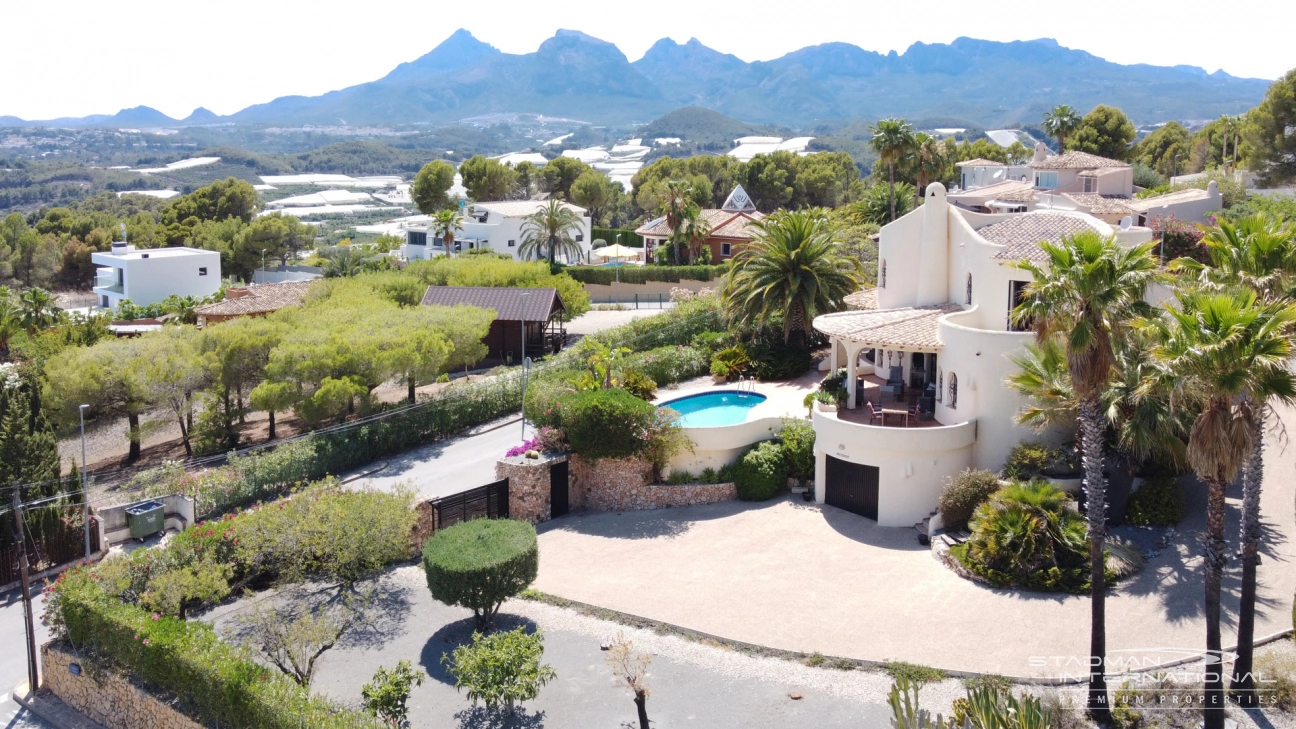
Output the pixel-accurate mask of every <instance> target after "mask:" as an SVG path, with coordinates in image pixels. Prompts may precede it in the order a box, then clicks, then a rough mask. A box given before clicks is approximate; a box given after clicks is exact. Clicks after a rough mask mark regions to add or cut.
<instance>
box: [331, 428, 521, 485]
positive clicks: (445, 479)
mask: <svg viewBox="0 0 1296 729" xmlns="http://www.w3.org/2000/svg"><path fill="white" fill-rule="evenodd" d="M520 417H521V416H520V415H510V416H509V417H507V418H503V419H501V420H496V421H494V422H492V423H487V424H486V425H484V426H481V427H478V428H474V429H473V430H472V431H470V432H469V434H467V435H462V436H459V437H458V438H451V439H450V440H445V441H440V442H437V443H432V444H430V445H426V446H423V447H422V448H416V449H414V450H412V451H406V452H405V453H402V454H400V455H399V456H396V457H394V458H391V459H389V460H388V461H387V467H386V468H384V469H383V470H381V471H379V472H377V473H374V474H372V475H370V476H367V477H364V478H361V479H360V480H359V481H358V483H365V482H368V483H370V484H372V485H374V486H377V487H379V488H384V489H386V488H393V487H395V486H396V485H397V484H400V483H405V484H408V485H410V486H412V487H413V488H414V489H415V490H416V491H417V493H418V495H419V498H420V499H421V500H427V499H434V498H438V497H441V496H449V495H450V494H455V493H458V492H460V491H465V490H467V489H471V488H476V487H478V486H483V485H485V484H488V483H490V482H491V481H494V480H495V461H497V460H499V459H500V458H501V457H502V456H503V455H504V453H505V452H506V451H507V450H508V449H509V448H512V447H513V446H515V445H518V444H520V443H521V442H522V421H521V419H520ZM526 433H527V437H528V438H529V437H531V436H533V435H535V428H533V427H531V426H530V425H528V426H527V430H526ZM369 468H371V467H366V468H363V469H359V470H358V471H356V473H364V472H365V471H367V470H368V469H369ZM351 475H355V474H351Z"/></svg>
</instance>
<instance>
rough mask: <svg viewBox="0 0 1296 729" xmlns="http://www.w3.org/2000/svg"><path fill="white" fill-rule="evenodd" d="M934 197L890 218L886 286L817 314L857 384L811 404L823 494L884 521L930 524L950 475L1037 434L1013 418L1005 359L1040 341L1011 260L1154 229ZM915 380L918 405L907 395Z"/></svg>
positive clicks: (882, 266) (836, 360) (837, 363)
mask: <svg viewBox="0 0 1296 729" xmlns="http://www.w3.org/2000/svg"><path fill="white" fill-rule="evenodd" d="M925 194H926V199H925V201H924V204H923V205H922V206H921V207H920V208H918V209H917V210H915V211H913V212H911V213H909V214H908V215H905V216H904V217H902V218H900V219H898V220H896V221H895V222H893V223H891V224H889V225H886V226H884V227H883V228H882V230H881V233H880V241H879V246H878V272H877V274H878V275H877V281H878V287H877V289H875V290H873V291H870V292H866V293H867V295H864V296H860V295H856V299H855V305H856V306H858V307H859V309H857V310H853V311H845V312H840V313H834V314H824V315H821V316H819V317H817V318H816V319H815V321H814V327H815V329H817V330H818V331H820V332H822V333H823V334H826V335H827V336H828V337H829V338H830V340H831V341H832V346H833V352H834V355H833V357H832V358H831V366H832V367H835V368H845V370H846V385H847V390H848V392H849V393H850V398H849V401H848V403H847V406H846V408H845V409H843V410H841V411H838V410H837V409H836V408H835V407H832V406H825V405H823V404H816V406H815V408H814V412H813V414H812V420H813V424H814V429H815V435H816V440H815V454H816V467H815V498H816V501H818V502H819V503H827V504H830V505H834V506H840V507H842V508H845V509H847V510H850V511H853V512H855V513H858V514H861V515H862V516H865V517H867V518H870V519H875V520H876V521H877V522H878V524H879V525H882V526H909V525H913V524H915V523H917V522H919V521H921V520H922V519H923V518H924V517H926V516H928V515H929V514H930V513H931V512H932V511H933V510H934V509H935V508H936V503H937V499H938V498H939V496H940V493H941V489H942V488H943V487H944V485H945V483H946V481H947V479H948V478H949V477H951V476H953V475H955V474H957V473H958V472H960V471H962V470H963V469H965V468H986V469H990V470H998V469H999V468H1000V467H1001V466H1002V465H1003V462H1004V460H1005V459H1006V458H1007V456H1008V453H1009V451H1011V449H1012V448H1013V446H1015V445H1016V444H1017V443H1019V442H1020V441H1022V440H1026V439H1036V438H1038V437H1039V435H1038V434H1036V433H1034V432H1033V431H1031V430H1029V429H1027V428H1025V427H1023V426H1020V425H1017V424H1016V422H1015V420H1014V416H1015V415H1016V414H1017V412H1018V411H1019V409H1020V408H1021V407H1022V406H1023V404H1024V402H1023V399H1022V398H1021V397H1020V396H1019V395H1017V394H1016V393H1015V392H1013V391H1012V390H1010V389H1008V388H1007V387H1005V386H1004V384H1003V383H1004V379H1005V378H1006V377H1007V376H1008V375H1009V374H1010V373H1011V372H1012V371H1013V370H1014V365H1013V364H1012V363H1011V362H1010V361H1009V359H1008V357H1009V356H1012V355H1017V354H1020V353H1023V352H1024V347H1025V345H1026V344H1027V343H1029V342H1031V341H1032V338H1033V334H1032V333H1031V332H1029V331H1017V330H1016V328H1015V327H1014V326H1013V324H1012V323H1011V322H1010V316H1009V312H1010V311H1011V310H1012V308H1013V307H1014V306H1015V305H1016V303H1017V302H1018V301H1019V297H1020V296H1021V292H1022V288H1023V287H1024V286H1025V285H1026V283H1027V282H1028V281H1029V280H1030V275H1029V274H1028V273H1027V272H1025V271H1023V270H1021V269H1019V268H1016V267H1015V266H1014V265H1013V264H1014V263H1015V262H1018V261H1020V260H1022V259H1030V260H1034V261H1043V260H1044V254H1043V250H1042V249H1041V248H1040V247H1039V242H1040V241H1042V240H1050V241H1057V240H1060V239H1061V237H1062V236H1064V235H1068V234H1074V233H1077V232H1080V231H1084V230H1094V231H1097V232H1098V233H1100V234H1102V235H1104V236H1109V235H1115V236H1116V237H1117V240H1118V241H1119V242H1120V243H1121V244H1123V245H1134V244H1137V243H1141V242H1144V241H1147V240H1150V239H1151V237H1152V231H1150V230H1148V229H1147V228H1141V227H1136V226H1129V227H1127V228H1125V229H1120V228H1117V227H1115V226H1112V225H1110V224H1108V223H1105V222H1103V221H1102V220H1099V219H1098V218H1095V217H1093V216H1091V215H1086V214H1084V213H1079V212H1055V211H1039V210H1036V211H1032V212H1017V213H978V212H973V211H970V210H966V209H963V208H959V207H957V206H954V205H952V204H950V202H949V201H948V200H947V199H946V192H945V188H944V187H943V186H942V185H940V184H939V183H933V184H932V185H930V186H928V188H927V190H926V191H925ZM914 389H917V390H918V392H917V393H916V395H917V397H916V402H917V408H916V410H915V409H914V408H911V407H909V406H907V405H906V401H907V400H912V399H914V398H913V397H912V395H913V394H914V393H913V390H914ZM906 393H909V394H910V397H905V394H906Z"/></svg>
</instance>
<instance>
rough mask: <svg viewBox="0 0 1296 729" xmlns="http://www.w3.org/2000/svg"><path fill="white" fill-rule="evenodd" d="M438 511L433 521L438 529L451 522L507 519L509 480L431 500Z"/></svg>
mask: <svg viewBox="0 0 1296 729" xmlns="http://www.w3.org/2000/svg"><path fill="white" fill-rule="evenodd" d="M430 503H431V504H432V508H433V509H434V510H435V511H436V518H435V520H434V521H433V524H434V525H435V528H436V529H445V528H446V527H448V526H450V525H451V524H458V523H459V522H461V521H468V520H469V519H481V518H483V517H484V518H491V519H493V518H497V517H498V518H502V519H507V518H508V515H509V480H508V479H507V478H506V479H502V480H499V481H496V482H494V483H488V484H486V485H485V486H479V487H477V488H475V489H469V490H468V491H460V492H459V493H457V494H454V495H451V496H446V497H445V498H441V499H434V500H433V501H431V502H430Z"/></svg>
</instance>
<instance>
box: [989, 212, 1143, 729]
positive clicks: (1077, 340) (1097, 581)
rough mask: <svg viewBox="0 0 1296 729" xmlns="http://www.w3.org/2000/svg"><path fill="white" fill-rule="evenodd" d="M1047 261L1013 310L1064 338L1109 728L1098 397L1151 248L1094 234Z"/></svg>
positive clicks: (1055, 248) (1099, 680)
mask: <svg viewBox="0 0 1296 729" xmlns="http://www.w3.org/2000/svg"><path fill="white" fill-rule="evenodd" d="M1039 245H1040V248H1042V249H1043V251H1044V254H1045V257H1046V261H1045V262H1043V263H1034V262H1031V261H1028V260H1023V261H1021V262H1019V263H1018V264H1016V265H1017V267H1018V268H1021V269H1023V270H1026V271H1028V272H1030V273H1031V275H1032V276H1033V278H1034V280H1033V281H1031V283H1030V284H1028V285H1027V286H1026V291H1025V297H1024V300H1023V301H1022V303H1021V304H1020V305H1019V306H1018V307H1017V308H1016V309H1014V310H1013V320H1014V321H1015V322H1017V323H1026V322H1030V323H1031V324H1032V326H1033V327H1034V328H1035V335H1036V338H1037V340H1038V341H1041V342H1043V341H1047V340H1048V339H1050V338H1052V337H1055V336H1056V337H1062V338H1063V339H1064V341H1065V342H1066V344H1065V348H1066V357H1067V370H1068V372H1069V374H1070V376H1071V387H1072V388H1073V390H1074V392H1075V398H1076V417H1077V420H1078V421H1079V423H1080V444H1081V450H1082V452H1083V453H1082V455H1083V460H1082V463H1083V466H1084V474H1085V475H1084V489H1085V498H1086V505H1085V519H1086V522H1087V524H1088V528H1089V561H1090V566H1089V580H1090V583H1091V586H1092V589H1091V591H1090V592H1091V599H1090V606H1091V610H1090V612H1091V624H1090V641H1089V651H1090V656H1091V658H1090V665H1091V666H1092V669H1091V670H1090V673H1089V712H1090V714H1091V715H1092V716H1093V717H1094V719H1095V720H1097V721H1098V722H1099V723H1102V724H1107V723H1110V715H1111V710H1110V704H1109V702H1108V698H1107V676H1106V668H1105V665H1104V663H1105V660H1106V653H1107V616H1106V599H1107V586H1106V582H1105V579H1104V573H1103V566H1104V562H1103V545H1104V542H1105V538H1106V535H1107V483H1106V480H1105V479H1104V478H1103V431H1104V429H1105V425H1104V420H1103V417H1102V410H1101V396H1102V393H1103V390H1104V389H1105V388H1106V387H1107V384H1108V381H1109V380H1110V379H1111V374H1112V368H1113V367H1114V366H1115V354H1114V347H1113V340H1115V339H1118V338H1120V337H1123V336H1124V335H1125V334H1126V332H1127V331H1128V329H1129V328H1130V325H1131V323H1132V322H1133V321H1134V320H1135V318H1136V317H1138V316H1141V315H1145V314H1147V313H1149V311H1150V307H1148V306H1147V304H1146V303H1144V301H1143V294H1144V291H1145V290H1146V288H1147V285H1148V283H1149V282H1151V281H1153V280H1155V279H1156V278H1157V270H1156V259H1155V258H1153V257H1152V253H1151V251H1152V244H1151V243H1145V244H1143V245H1140V246H1135V247H1133V248H1122V247H1121V246H1120V245H1119V244H1118V243H1117V242H1116V238H1115V236H1112V237H1111V238H1103V237H1102V236H1100V235H1098V234H1097V233H1096V232H1084V233H1078V234H1076V235H1072V236H1064V237H1063V238H1062V240H1061V241H1060V242H1059V243H1056V244H1054V243H1050V242H1048V241H1042V242H1041V243H1040V244H1039Z"/></svg>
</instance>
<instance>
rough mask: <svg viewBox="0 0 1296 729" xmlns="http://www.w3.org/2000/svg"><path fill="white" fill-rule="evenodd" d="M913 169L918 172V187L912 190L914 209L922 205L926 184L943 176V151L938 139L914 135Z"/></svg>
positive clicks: (921, 133) (944, 160) (924, 135)
mask: <svg viewBox="0 0 1296 729" xmlns="http://www.w3.org/2000/svg"><path fill="white" fill-rule="evenodd" d="M913 150H914V151H913V156H914V160H913V162H914V168H915V169H916V170H917V172H918V187H917V188H915V189H914V207H918V205H920V204H921V203H922V196H923V193H924V192H925V191H926V190H927V184H928V183H930V182H931V181H932V180H933V179H940V178H941V177H943V176H944V174H945V163H946V159H945V150H944V147H943V146H942V145H941V142H940V140H939V139H937V138H935V137H933V136H931V135H930V134H925V133H923V132H919V133H917V134H915V135H914V147H913Z"/></svg>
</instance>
